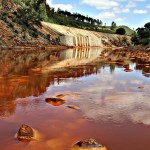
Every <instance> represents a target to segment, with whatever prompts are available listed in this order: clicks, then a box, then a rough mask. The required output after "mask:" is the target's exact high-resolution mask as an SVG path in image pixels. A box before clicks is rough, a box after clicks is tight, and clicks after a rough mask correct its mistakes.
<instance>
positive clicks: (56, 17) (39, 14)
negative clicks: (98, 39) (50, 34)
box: [14, 0, 116, 34]
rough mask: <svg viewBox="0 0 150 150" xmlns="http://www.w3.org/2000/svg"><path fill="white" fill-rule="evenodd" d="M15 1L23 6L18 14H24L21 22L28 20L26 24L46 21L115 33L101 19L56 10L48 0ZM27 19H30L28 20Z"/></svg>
mask: <svg viewBox="0 0 150 150" xmlns="http://www.w3.org/2000/svg"><path fill="white" fill-rule="evenodd" d="M14 2H15V3H16V4H18V5H20V6H21V7H22V8H21V10H19V12H17V15H19V14H20V16H22V18H21V21H20V22H22V23H23V24H25V22H26V26H29V24H31V22H34V23H35V22H39V21H46V22H51V23H56V24H60V25H65V26H69V27H76V28H81V29H86V30H92V31H97V32H103V33H111V34H115V31H114V30H110V28H106V26H105V24H104V23H103V22H102V21H101V20H99V19H93V18H91V17H89V16H84V15H82V14H79V13H71V12H68V11H64V10H61V9H58V10H55V9H54V8H53V7H50V6H49V5H48V4H47V3H46V0H14ZM23 14H25V15H23ZM18 18H19V17H18ZM27 19H29V20H28V21H27ZM103 24H104V25H103ZM115 26H116V23H115V22H114V24H113V27H112V28H113V29H114V28H115Z"/></svg>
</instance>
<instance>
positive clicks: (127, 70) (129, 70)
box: [124, 69, 133, 72]
mask: <svg viewBox="0 0 150 150" xmlns="http://www.w3.org/2000/svg"><path fill="white" fill-rule="evenodd" d="M124 71H125V72H132V71H133V70H132V69H125V70H124Z"/></svg>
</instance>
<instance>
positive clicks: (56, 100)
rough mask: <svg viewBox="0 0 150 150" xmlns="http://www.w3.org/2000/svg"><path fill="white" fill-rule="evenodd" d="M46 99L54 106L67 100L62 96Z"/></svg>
mask: <svg viewBox="0 0 150 150" xmlns="http://www.w3.org/2000/svg"><path fill="white" fill-rule="evenodd" d="M45 101H46V102H47V103H49V104H51V105H53V106H60V105H63V104H64V103H65V102H66V101H65V100H63V99H60V98H46V99H45Z"/></svg>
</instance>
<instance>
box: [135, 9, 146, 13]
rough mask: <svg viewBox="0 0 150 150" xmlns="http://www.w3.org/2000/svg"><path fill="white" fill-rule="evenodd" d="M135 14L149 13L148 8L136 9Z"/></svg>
mask: <svg viewBox="0 0 150 150" xmlns="http://www.w3.org/2000/svg"><path fill="white" fill-rule="evenodd" d="M133 13H134V14H147V10H141V9H135V10H134V11H133Z"/></svg>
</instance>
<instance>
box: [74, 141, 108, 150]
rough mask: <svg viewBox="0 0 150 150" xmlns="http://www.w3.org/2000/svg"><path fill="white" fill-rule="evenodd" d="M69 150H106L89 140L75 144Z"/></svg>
mask: <svg viewBox="0 0 150 150" xmlns="http://www.w3.org/2000/svg"><path fill="white" fill-rule="evenodd" d="M71 150H107V148H106V147H105V146H103V145H102V144H100V143H98V142H97V141H96V140H95V139H92V138H91V139H88V140H82V141H79V142H77V143H76V144H75V145H73V147H72V149H71Z"/></svg>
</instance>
